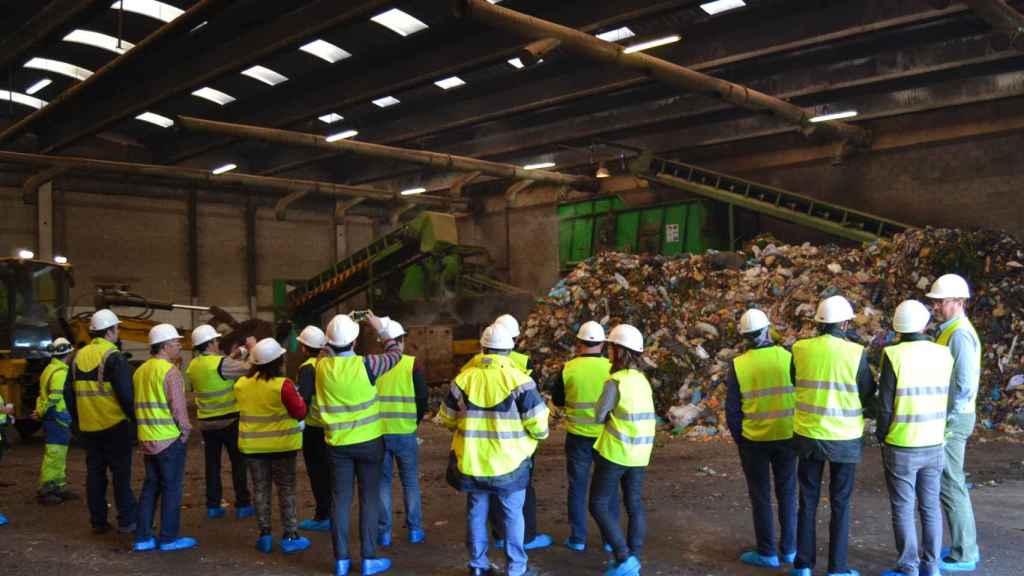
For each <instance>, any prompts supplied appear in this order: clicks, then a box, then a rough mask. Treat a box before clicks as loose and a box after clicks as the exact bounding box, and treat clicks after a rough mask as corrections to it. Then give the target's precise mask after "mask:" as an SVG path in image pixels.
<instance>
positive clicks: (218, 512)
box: [206, 506, 228, 520]
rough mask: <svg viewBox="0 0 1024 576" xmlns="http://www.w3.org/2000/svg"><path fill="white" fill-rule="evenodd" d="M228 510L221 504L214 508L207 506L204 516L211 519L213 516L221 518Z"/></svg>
mask: <svg viewBox="0 0 1024 576" xmlns="http://www.w3.org/2000/svg"><path fill="white" fill-rule="evenodd" d="M227 513H228V511H227V510H225V509H224V507H223V506H217V507H216V508H207V509H206V517H207V518H209V519H211V520H213V519H215V518H223V517H224V515H225V514H227Z"/></svg>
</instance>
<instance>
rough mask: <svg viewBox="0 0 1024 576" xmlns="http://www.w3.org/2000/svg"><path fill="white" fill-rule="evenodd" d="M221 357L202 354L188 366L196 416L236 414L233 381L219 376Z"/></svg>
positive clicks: (222, 358) (208, 416) (207, 416)
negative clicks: (194, 398)
mask: <svg viewBox="0 0 1024 576" xmlns="http://www.w3.org/2000/svg"><path fill="white" fill-rule="evenodd" d="M223 360H224V357H223V356H218V355H213V354H204V355H202V356H197V357H195V358H193V359H192V362H190V363H189V365H188V379H189V381H190V382H192V391H193V392H194V393H195V397H196V416H198V417H199V418H214V417H216V416H223V415H225V414H232V413H234V412H238V402H237V401H236V400H235V382H234V380H225V379H224V378H221V376H220V363H221V361H223Z"/></svg>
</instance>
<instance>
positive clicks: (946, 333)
mask: <svg viewBox="0 0 1024 576" xmlns="http://www.w3.org/2000/svg"><path fill="white" fill-rule="evenodd" d="M957 330H967V331H968V332H969V333H970V334H971V335H972V336H974V340H975V341H976V342H977V343H978V350H977V352H976V353H975V354H974V357H973V358H971V362H972V363H973V364H974V368H975V374H977V375H978V376H979V378H980V376H981V338H980V337H978V331H977V330H975V329H974V325H973V324H971V321H970V320H968V319H967V317H966V316H961V317H959V318H957V319H956V320H954V321H953V323H952V324H950V325H949V326H946V329H945V330H943V331H942V333H941V334H939V337H938V338H937V339H936V340H935V343H936V344H940V345H942V346H949V340H950V338H952V337H953V333H954V332H956V331H957ZM954 366H955V361H954ZM950 378H951V379H950V382H951V383H952V376H951V377H950ZM971 384H972V385H973V387H974V398H971V401H970V402H968V403H967V410H966V412H965V414H974V404H975V402H976V401H977V398H978V382H971ZM951 402H952V400H950V404H951Z"/></svg>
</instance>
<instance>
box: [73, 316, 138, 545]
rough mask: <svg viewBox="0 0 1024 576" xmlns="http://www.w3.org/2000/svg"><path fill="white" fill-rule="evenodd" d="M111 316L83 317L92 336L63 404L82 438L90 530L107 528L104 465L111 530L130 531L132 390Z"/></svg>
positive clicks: (78, 356) (77, 360)
mask: <svg viewBox="0 0 1024 576" xmlns="http://www.w3.org/2000/svg"><path fill="white" fill-rule="evenodd" d="M120 323H121V321H120V320H118V318H117V315H116V314H114V313H113V312H111V311H110V310H107V309H103V310H97V311H96V312H95V313H94V314H93V315H92V318H91V319H90V320H89V335H90V336H91V337H92V341H91V342H89V344H87V345H86V346H84V347H82V348H81V349H80V350H79V351H78V352H77V353H76V354H75V359H74V361H73V362H72V363H71V374H70V376H69V378H70V380H71V385H70V386H67V385H65V386H64V403H65V405H66V406H67V408H68V412H70V413H71V425H72V426H73V427H74V428H75V429H77V430H78V431H79V432H81V438H82V440H83V441H84V443H85V447H86V455H85V466H86V476H85V495H86V503H87V504H88V506H89V522H90V524H92V531H93V533H95V534H102V533H104V532H106V531H108V530H110V524H109V523H108V522H107V470H108V469H109V470H110V474H111V476H112V477H113V481H114V502H115V503H116V504H117V530H118V532H121V533H122V534H131V533H133V532H135V516H136V510H135V507H136V503H135V495H134V494H132V445H133V444H134V443H135V436H136V430H135V393H134V392H133V390H132V375H131V372H130V370H129V369H128V359H127V358H126V357H125V355H124V354H122V353H121V351H120V349H119V348H118V345H117V343H118V342H119V340H118V324H120Z"/></svg>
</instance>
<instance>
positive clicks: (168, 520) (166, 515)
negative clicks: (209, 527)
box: [135, 439, 185, 544]
mask: <svg viewBox="0 0 1024 576" xmlns="http://www.w3.org/2000/svg"><path fill="white" fill-rule="evenodd" d="M143 461H144V462H145V464H146V479H145V480H144V481H143V482H142V494H141V495H140V496H139V518H138V523H137V524H136V527H135V541H136V542H142V541H145V540H149V539H150V537H152V535H153V532H152V531H153V528H152V527H153V517H154V516H156V501H157V499H158V498H159V499H160V537H159V538H158V540H159V542H160V544H164V543H167V542H172V541H174V540H177V538H178V530H179V529H180V528H181V496H182V492H183V488H182V480H183V479H184V476H185V444H184V443H182V441H181V440H180V439H179V440H176V441H175V442H174V443H173V444H171V445H170V446H168V447H167V448H164V450H163V452H160V453H159V454H156V455H154V456H150V455H146V456H145V457H144V458H143Z"/></svg>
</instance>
